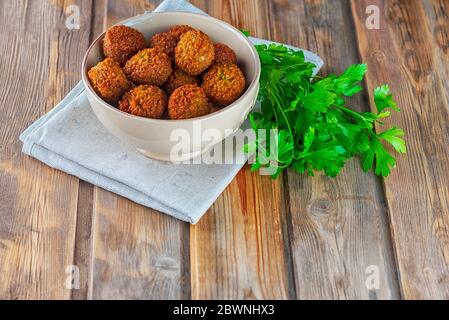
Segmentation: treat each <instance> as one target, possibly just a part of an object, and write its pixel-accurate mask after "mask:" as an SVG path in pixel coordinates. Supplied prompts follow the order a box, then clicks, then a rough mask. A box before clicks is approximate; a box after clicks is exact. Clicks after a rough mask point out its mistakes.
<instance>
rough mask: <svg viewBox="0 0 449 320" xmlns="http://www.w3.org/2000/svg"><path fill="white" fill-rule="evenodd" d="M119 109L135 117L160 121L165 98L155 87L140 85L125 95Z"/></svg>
mask: <svg viewBox="0 0 449 320" xmlns="http://www.w3.org/2000/svg"><path fill="white" fill-rule="evenodd" d="M119 108H120V110H122V111H124V112H127V113H130V114H133V115H135V116H139V117H145V118H152V119H161V118H162V117H163V115H164V112H165V110H166V108H167V96H166V95H165V93H164V91H162V90H161V89H159V88H158V87H156V86H152V85H141V86H138V87H137V88H134V89H132V90H131V91H128V92H127V93H125V95H124V96H123V98H122V100H120V102H119Z"/></svg>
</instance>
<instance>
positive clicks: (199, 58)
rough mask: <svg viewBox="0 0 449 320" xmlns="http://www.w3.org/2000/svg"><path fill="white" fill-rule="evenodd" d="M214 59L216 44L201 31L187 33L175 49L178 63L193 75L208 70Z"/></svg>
mask: <svg viewBox="0 0 449 320" xmlns="http://www.w3.org/2000/svg"><path fill="white" fill-rule="evenodd" d="M214 59H215V48H214V44H213V43H212V41H211V40H210V39H209V37H208V36H207V35H206V34H205V33H203V32H201V31H196V30H195V31H189V32H187V33H185V34H184V35H183V36H182V37H181V40H180V41H179V42H178V45H177V46H176V49H175V61H176V65H177V66H178V67H179V68H181V69H182V70H183V71H185V72H187V73H188V74H190V75H192V76H197V75H199V74H201V73H202V72H204V71H206V70H207V68H209V67H210V65H211V64H212V62H213V61H214Z"/></svg>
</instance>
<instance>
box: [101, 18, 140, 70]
mask: <svg viewBox="0 0 449 320" xmlns="http://www.w3.org/2000/svg"><path fill="white" fill-rule="evenodd" d="M146 47H147V41H146V40H145V37H144V35H143V34H142V33H141V32H139V31H137V30H136V29H133V28H130V27H127V26H114V27H111V28H110V29H108V30H107V31H106V34H105V36H104V39H103V53H104V55H105V57H107V58H112V59H114V60H115V61H117V62H118V63H119V64H120V65H121V66H124V65H125V63H126V61H128V59H130V58H131V57H132V56H133V55H135V54H136V53H137V52H139V51H140V50H142V49H145V48H146Z"/></svg>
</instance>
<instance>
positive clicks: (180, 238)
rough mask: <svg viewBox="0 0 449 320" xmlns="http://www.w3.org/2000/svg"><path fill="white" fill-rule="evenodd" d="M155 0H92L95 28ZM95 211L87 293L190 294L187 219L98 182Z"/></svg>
mask: <svg viewBox="0 0 449 320" xmlns="http://www.w3.org/2000/svg"><path fill="white" fill-rule="evenodd" d="M158 3H159V1H153V2H151V3H148V2H145V1H105V0H100V1H96V4H95V6H96V8H97V11H96V14H95V19H94V21H93V24H92V26H93V34H96V35H98V34H99V33H101V32H102V31H103V30H104V28H106V27H108V26H110V25H112V24H115V23H117V22H119V21H121V20H123V19H126V18H130V17H132V16H135V15H137V14H141V13H143V12H145V10H153V9H154V8H155V6H156V5H157V4H158ZM100 25H101V26H102V28H100V27H99V26H100ZM93 215H94V218H93V219H94V222H93V240H92V261H91V264H90V269H91V271H90V282H89V284H90V287H89V293H88V298H90V299H185V298H189V297H190V282H189V272H188V270H189V250H188V244H189V229H188V225H187V224H185V223H183V222H180V221H178V220H176V219H174V218H171V217H169V216H166V215H163V214H161V213H159V212H156V211H154V210H151V209H148V208H144V207H143V206H140V205H137V204H135V203H132V202H131V201H129V200H127V199H124V198H121V197H119V196H117V195H115V194H112V193H110V192H108V191H105V190H103V189H100V188H97V187H95V191H94V198H93Z"/></svg>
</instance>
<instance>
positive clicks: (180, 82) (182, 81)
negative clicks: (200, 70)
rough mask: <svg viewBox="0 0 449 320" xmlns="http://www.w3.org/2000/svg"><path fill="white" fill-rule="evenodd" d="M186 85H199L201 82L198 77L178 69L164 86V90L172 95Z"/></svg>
mask: <svg viewBox="0 0 449 320" xmlns="http://www.w3.org/2000/svg"><path fill="white" fill-rule="evenodd" d="M186 84H195V85H199V81H198V79H197V78H196V77H194V76H191V75H189V74H187V73H185V72H184V71H182V70H181V69H179V68H176V69H175V71H174V72H173V73H172V74H171V76H170V77H169V78H168V80H167V82H166V83H165V84H164V90H165V92H166V93H167V94H168V95H171V94H172V93H173V91H175V90H176V89H178V88H179V87H182V86H184V85H186Z"/></svg>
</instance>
